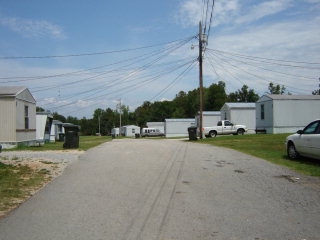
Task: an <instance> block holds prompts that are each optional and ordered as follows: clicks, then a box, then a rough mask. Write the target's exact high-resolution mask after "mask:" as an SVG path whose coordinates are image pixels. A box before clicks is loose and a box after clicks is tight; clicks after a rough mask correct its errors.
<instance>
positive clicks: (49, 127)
mask: <svg viewBox="0 0 320 240" xmlns="http://www.w3.org/2000/svg"><path fill="white" fill-rule="evenodd" d="M52 122H53V116H52V114H51V113H46V112H37V114H36V134H37V140H38V141H44V142H49V141H51V142H54V141H55V138H54V136H52V137H51V134H53V128H54V126H53V124H52Z"/></svg>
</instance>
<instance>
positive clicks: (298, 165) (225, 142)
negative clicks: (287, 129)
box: [198, 134, 320, 176]
mask: <svg viewBox="0 0 320 240" xmlns="http://www.w3.org/2000/svg"><path fill="white" fill-rule="evenodd" d="M288 135H289V134H247V135H243V136H232V135H230V136H218V137H216V138H206V139H202V140H200V141H198V142H200V143H207V144H212V145H215V146H220V147H226V148H231V149H235V150H237V151H240V152H243V153H247V154H250V155H252V156H255V157H259V158H262V159H265V160H267V161H269V162H272V163H275V164H279V165H282V166H286V167H288V168H291V169H293V170H295V171H298V172H300V173H303V174H306V175H310V176H320V161H317V160H313V159H307V158H301V159H299V160H296V161H293V160H289V159H288V158H287V155H286V149H285V144H284V143H285V139H286V137H287V136H288Z"/></svg>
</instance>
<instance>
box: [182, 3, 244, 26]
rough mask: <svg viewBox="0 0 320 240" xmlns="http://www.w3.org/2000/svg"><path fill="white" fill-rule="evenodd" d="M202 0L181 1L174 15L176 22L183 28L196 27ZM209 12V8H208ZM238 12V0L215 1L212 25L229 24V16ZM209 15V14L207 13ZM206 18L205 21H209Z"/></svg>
mask: <svg viewBox="0 0 320 240" xmlns="http://www.w3.org/2000/svg"><path fill="white" fill-rule="evenodd" d="M202 5H203V1H202V0H186V1H183V2H182V3H181V4H180V6H179V10H178V12H177V15H176V20H177V22H178V23H180V24H181V25H182V26H184V27H188V26H197V25H198V24H199V21H201V20H203V19H202V11H203V9H202ZM209 8H210V10H211V7H210V6H209ZM238 10H239V3H238V0H220V1H215V5H214V15H213V18H214V21H213V22H214V25H219V24H224V23H226V22H229V21H230V19H231V16H233V15H235V14H236V13H237V11H238ZM209 14H210V12H209ZM209 19H210V16H208V19H207V21H209Z"/></svg>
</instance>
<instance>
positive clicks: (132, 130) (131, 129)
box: [120, 125, 140, 137]
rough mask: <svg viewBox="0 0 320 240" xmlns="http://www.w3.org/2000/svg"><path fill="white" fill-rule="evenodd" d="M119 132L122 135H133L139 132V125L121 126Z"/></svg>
mask: <svg viewBox="0 0 320 240" xmlns="http://www.w3.org/2000/svg"><path fill="white" fill-rule="evenodd" d="M120 133H121V135H122V136H126V137H134V136H135V135H136V134H140V127H138V126H134V125H127V126H122V127H121V129H120Z"/></svg>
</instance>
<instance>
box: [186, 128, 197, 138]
mask: <svg viewBox="0 0 320 240" xmlns="http://www.w3.org/2000/svg"><path fill="white" fill-rule="evenodd" d="M188 133H189V140H190V141H195V140H198V138H197V127H188Z"/></svg>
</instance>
